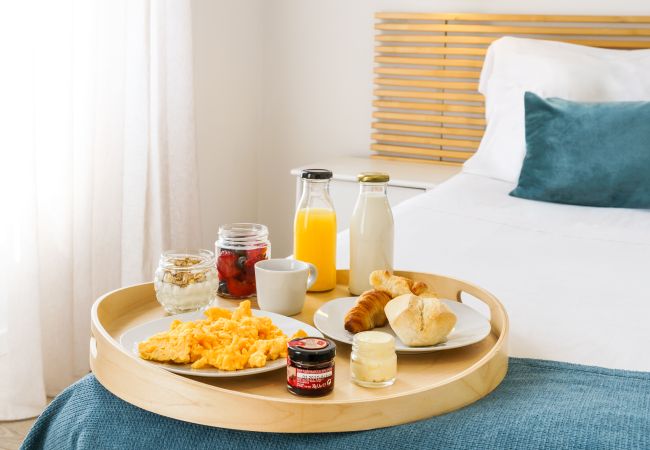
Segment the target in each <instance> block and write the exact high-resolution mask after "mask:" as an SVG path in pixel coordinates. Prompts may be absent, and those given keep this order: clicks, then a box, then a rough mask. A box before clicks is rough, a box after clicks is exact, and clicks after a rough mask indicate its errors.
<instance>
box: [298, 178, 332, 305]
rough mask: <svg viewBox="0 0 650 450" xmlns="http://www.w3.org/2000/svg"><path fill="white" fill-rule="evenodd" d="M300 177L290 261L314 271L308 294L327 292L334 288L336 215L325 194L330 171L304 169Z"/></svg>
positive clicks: (330, 201) (327, 191)
mask: <svg viewBox="0 0 650 450" xmlns="http://www.w3.org/2000/svg"><path fill="white" fill-rule="evenodd" d="M300 176H301V178H302V197H301V198H300V203H299V204H298V209H297V211H296V217H295V220H294V238H293V239H294V240H293V253H294V258H296V259H297V260H300V261H305V262H308V263H312V264H313V265H315V266H316V268H317V269H318V278H316V282H315V283H314V284H313V286H312V287H311V289H309V290H310V291H311V292H320V291H329V290H330V289H334V287H336V213H335V212H334V206H333V204H332V199H331V198H330V195H329V184H330V179H331V178H332V172H331V171H329V170H325V169H308V170H303V171H302V173H301V175H300Z"/></svg>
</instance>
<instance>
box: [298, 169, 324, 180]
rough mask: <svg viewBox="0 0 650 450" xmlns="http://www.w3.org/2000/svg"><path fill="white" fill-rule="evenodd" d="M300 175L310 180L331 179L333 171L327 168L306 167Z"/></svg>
mask: <svg viewBox="0 0 650 450" xmlns="http://www.w3.org/2000/svg"><path fill="white" fill-rule="evenodd" d="M300 177H301V178H306V179H308V180H329V179H330V178H332V171H331V170H327V169H305V170H303V171H302V173H301V174H300Z"/></svg>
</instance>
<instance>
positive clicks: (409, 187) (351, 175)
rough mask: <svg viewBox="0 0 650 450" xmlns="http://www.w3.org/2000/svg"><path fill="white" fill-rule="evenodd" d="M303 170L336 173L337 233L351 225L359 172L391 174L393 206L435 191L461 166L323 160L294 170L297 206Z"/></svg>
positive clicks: (333, 186)
mask: <svg viewBox="0 0 650 450" xmlns="http://www.w3.org/2000/svg"><path fill="white" fill-rule="evenodd" d="M303 169H329V170H331V171H332V172H333V174H334V176H333V177H332V181H331V183H330V195H331V197H332V200H333V202H334V209H336V222H337V228H338V231H341V230H345V229H346V228H348V227H349V225H350V218H351V217H352V210H353V209H354V205H355V203H356V201H357V195H358V194H359V183H358V182H357V174H358V173H360V172H386V173H388V174H389V175H390V181H389V182H388V201H389V202H390V205H391V206H392V207H394V206H395V205H398V204H399V203H401V202H403V201H404V200H407V199H409V198H411V197H414V196H416V195H419V194H422V193H424V192H426V191H428V190H430V189H433V188H435V187H436V186H437V185H439V184H440V183H442V182H443V181H445V180H448V179H449V178H451V177H453V176H454V175H456V174H457V173H459V172H460V171H461V169H462V167H461V166H445V165H437V164H422V163H411V162H407V161H389V160H380V159H372V158H369V157H362V156H357V157H354V156H347V157H341V158H334V159H330V160H325V161H320V162H317V163H314V164H309V165H306V166H302V167H296V168H295V169H292V170H291V175H294V176H295V177H296V204H298V201H299V200H300V195H301V194H302V183H301V181H300V172H301V170H303Z"/></svg>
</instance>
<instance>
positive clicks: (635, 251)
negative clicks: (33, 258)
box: [24, 13, 650, 449]
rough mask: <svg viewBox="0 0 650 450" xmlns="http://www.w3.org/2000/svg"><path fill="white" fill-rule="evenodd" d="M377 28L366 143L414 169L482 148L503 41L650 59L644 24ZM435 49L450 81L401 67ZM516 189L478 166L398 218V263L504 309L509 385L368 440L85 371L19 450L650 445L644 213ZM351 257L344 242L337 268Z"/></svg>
mask: <svg viewBox="0 0 650 450" xmlns="http://www.w3.org/2000/svg"><path fill="white" fill-rule="evenodd" d="M378 18H379V19H381V22H380V23H379V24H378V29H379V30H380V31H381V33H380V35H379V37H378V41H379V47H378V57H377V58H378V59H377V62H378V63H379V66H378V68H377V73H378V79H377V85H378V88H377V90H376V91H375V94H376V95H377V97H378V100H376V101H375V107H376V108H377V110H376V111H375V115H374V117H375V118H376V119H377V121H376V122H375V123H374V124H373V127H374V128H375V129H376V130H378V132H377V133H375V134H374V135H373V139H374V140H375V142H374V144H373V145H372V148H373V150H374V151H376V152H377V155H376V157H379V158H390V159H395V158H399V159H402V158H414V157H415V158H416V159H417V160H418V162H419V163H421V164H429V163H431V162H432V161H433V160H436V162H437V163H444V164H459V163H462V161H463V160H465V159H467V158H470V157H471V156H472V154H473V151H474V150H475V149H476V148H478V147H479V140H480V138H481V136H482V135H483V127H484V125H485V121H484V119H483V114H484V112H485V106H484V104H483V100H482V97H481V96H480V95H479V94H477V93H476V92H475V91H476V89H477V87H478V84H477V83H476V80H477V79H478V71H479V70H480V67H481V65H482V58H483V55H484V54H485V47H486V46H487V45H488V44H490V43H491V42H493V41H494V40H495V39H496V38H498V37H499V36H500V35H503V34H525V35H534V36H535V37H539V36H544V37H548V38H551V39H561V40H571V41H573V42H577V43H581V44H585V45H593V46H597V47H610V48H632V49H634V48H650V41H649V40H648V36H650V33H649V32H648V25H647V24H650V18H648V17H636V18H631V17H627V18H626V17H594V16H590V17H586V16H503V15H499V16H495V15H472V14H470V15H462V14H461V15H456V14H412V13H408V14H397V13H386V14H379V15H378ZM522 22H524V24H523V25H522ZM526 22H531V23H526ZM532 22H534V23H532ZM539 23H543V24H544V25H543V26H541V25H539ZM575 24H578V25H579V26H580V27H582V28H581V29H577V28H575ZM630 24H632V27H633V28H630V26H629V25H630ZM639 29H642V30H644V31H641V32H639V31H638V30H639ZM382 36H384V37H382ZM431 54H433V55H436V54H439V55H443V57H442V59H437V60H436V61H435V64H436V65H440V66H441V67H443V69H444V70H438V69H435V70H432V71H430V72H426V73H425V72H423V71H422V70H423V69H421V68H415V69H414V68H413V67H410V68H409V67H406V68H405V67H403V64H406V65H408V64H412V65H416V66H417V65H418V64H422V60H413V58H416V57H426V58H429V57H430V55H431ZM404 58H407V59H408V58H410V59H411V60H412V61H411V62H408V61H405V60H404ZM396 59H398V60H399V61H396ZM459 60H460V61H462V62H458V61H459ZM396 63H399V64H397V65H395V64H396ZM428 63H430V64H434V62H433V61H429V62H428ZM383 65H387V66H383ZM459 65H465V66H467V67H469V68H470V69H469V70H467V67H466V69H465V70H460V71H459V70H458V69H457V68H455V67H457V66H459ZM448 69H451V70H449V71H448V72H446V73H445V72H444V71H445V70H448ZM454 77H455V78H458V77H460V78H461V80H460V81H459V80H457V79H456V80H450V78H454ZM431 78H432V79H433V81H431ZM414 99H415V100H414ZM423 99H425V100H427V101H425V102H422V100H423ZM429 100H430V101H429ZM418 102H419V103H418ZM430 122H436V124H433V125H432V124H431V123H430ZM432 136H433V137H432ZM514 186H515V182H513V181H508V180H503V179H498V177H492V176H486V175H485V174H481V173H480V171H476V170H471V167H470V168H469V169H468V170H466V171H464V172H463V173H462V174H460V175H457V176H456V177H454V178H452V179H451V180H449V181H447V182H446V183H444V184H442V185H441V186H439V187H437V188H436V189H434V190H433V191H430V192H428V193H426V194H423V195H420V196H418V197H416V198H413V199H411V200H409V201H407V202H405V203H403V204H400V205H399V206H398V207H396V208H395V209H394V211H393V212H394V216H395V230H396V236H395V249H396V253H395V267H397V268H399V269H403V270H413V271H424V272H434V273H440V274H443V275H448V276H452V277H457V278H461V279H467V280H470V281H472V282H473V283H475V284H477V285H480V286H482V287H484V288H486V289H487V290H489V291H491V292H492V293H494V294H495V295H496V296H497V297H498V298H499V299H500V300H501V301H502V302H503V304H504V305H505V307H506V309H507V311H508V313H509V316H510V324H511V335H510V336H511V337H510V355H511V356H512V358H511V360H510V367H509V371H508V375H507V376H506V378H505V380H504V381H503V383H502V384H501V385H500V386H499V387H498V388H497V389H496V390H495V391H494V392H493V393H492V394H490V395H489V396H487V397H486V398H485V399H483V400H481V401H479V402H477V403H475V404H473V405H470V406H468V407H466V408H464V409H462V410H459V411H456V412H453V413H450V414H447V415H444V416H441V417H436V418H431V419H427V420H423V421H420V422H416V423H412V424H407V425H401V426H397V427H391V428H384V429H378V430H372V431H367V432H356V433H337V434H320V435H318V434H296V435H292V434H262V433H252V432H240V431H232V430H226V429H219V428H209V427H204V426H199V425H194V424H189V423H184V422H180V421H177V420H173V419H169V418H165V417H161V416H157V415H155V414H152V413H149V412H147V411H144V410H141V409H138V408H136V407H134V406H132V405H129V404H127V403H125V402H123V401H122V400H120V399H118V398H117V397H115V396H114V395H112V394H111V393H110V392H108V391H107V390H106V389H104V388H103V387H102V386H101V384H99V382H98V381H97V380H96V379H95V378H94V377H93V376H92V375H89V376H87V377H86V378H84V379H82V380H81V381H80V382H78V383H76V384H75V385H73V386H71V387H69V388H68V389H67V390H66V391H65V392H63V393H62V394H61V395H60V396H59V397H57V398H56V399H55V400H54V401H53V402H52V404H51V405H50V406H49V407H48V408H47V410H46V411H45V412H44V413H43V415H42V416H41V417H40V418H39V419H38V421H37V422H36V424H35V426H34V428H33V429H32V431H31V432H30V434H29V436H28V437H27V439H26V441H25V444H24V448H74V447H77V448H93V447H94V448H159V447H161V446H162V447H165V448H187V447H193V448H246V447H261V448H314V447H318V448H323V449H325V448H335V449H338V448H361V447H368V448H395V447H398V448H432V447H442V448H584V449H593V448H650V352H648V350H647V345H648V343H649V342H650V335H649V334H648V331H647V324H646V322H647V318H648V316H649V315H650V291H649V290H648V288H647V286H646V284H647V280H648V279H650V275H649V274H650V263H648V261H649V258H648V255H649V254H650V210H648V209H624V208H596V207H585V206H573V205H562V204H554V203H545V202H538V201H531V200H522V199H519V198H514V197H511V196H509V195H508V193H509V192H510V191H512V189H513V188H514ZM347 261H348V236H347V233H346V232H343V233H342V234H341V235H340V237H339V242H338V265H339V267H341V268H343V267H347ZM462 300H463V301H464V302H466V303H468V304H470V305H477V303H476V302H473V300H472V298H470V297H463V299H462ZM486 314H487V312H486Z"/></svg>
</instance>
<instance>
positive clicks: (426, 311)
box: [384, 294, 456, 347]
mask: <svg viewBox="0 0 650 450" xmlns="http://www.w3.org/2000/svg"><path fill="white" fill-rule="evenodd" d="M384 312H385V313H386V317H387V318H388V322H389V323H390V326H391V328H392V329H393V331H394V332H395V334H396V335H397V336H398V337H399V338H400V340H401V341H402V342H403V343H404V344H405V345H408V346H409V347H422V346H427V345H435V344H438V343H440V342H443V341H444V340H445V338H446V337H447V335H448V334H449V333H450V332H451V330H452V329H453V328H454V325H456V315H455V314H454V313H453V312H452V311H451V309H449V307H448V306H447V305H445V304H444V303H442V302H441V301H440V300H438V299H437V298H431V297H424V298H423V297H419V296H417V295H413V294H405V295H400V296H399V297H396V298H394V299H393V300H391V301H389V302H388V303H387V304H386V307H385V308H384Z"/></svg>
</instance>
